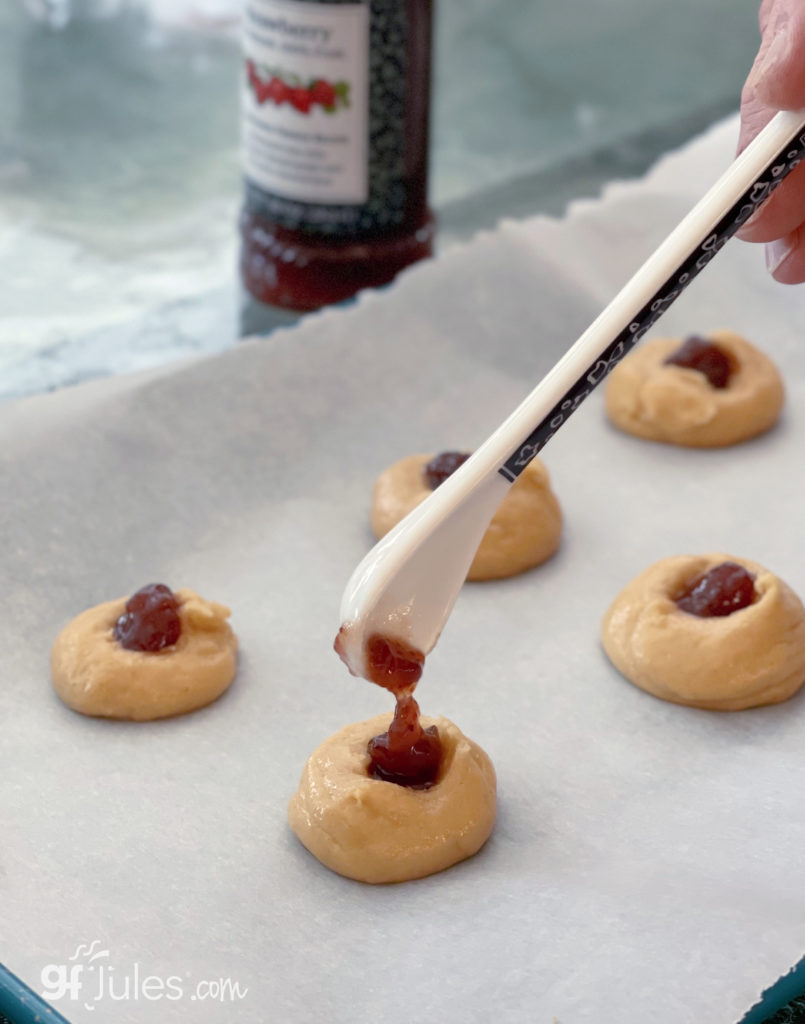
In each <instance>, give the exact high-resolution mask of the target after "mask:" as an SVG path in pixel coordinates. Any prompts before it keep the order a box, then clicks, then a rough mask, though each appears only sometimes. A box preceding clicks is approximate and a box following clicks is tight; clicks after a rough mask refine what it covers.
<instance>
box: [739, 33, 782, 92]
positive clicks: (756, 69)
mask: <svg viewBox="0 0 805 1024" xmlns="http://www.w3.org/2000/svg"><path fill="white" fill-rule="evenodd" d="M790 48H791V37H790V34H789V32H788V23H787V22H782V23H781V24H780V25H779V26H778V27H777V30H776V32H775V34H774V36H773V38H772V41H771V42H770V43H769V45H768V47H767V48H766V50H765V52H764V53H763V55H762V56H761V55H758V59H757V60H756V61H755V63H754V65H753V66H752V70H751V71H750V72H749V76H748V78H747V81H746V85H747V88H749V89H751V90H752V91H754V92H757V91H758V89H760V90H761V91H762V89H763V86H764V84H765V83H766V82H767V81H768V80H769V78H771V77H772V76H773V75H774V74H776V72H777V71H778V69H779V68H780V65H781V64H783V63H784V62H785V61H786V60H787V59H788V54H789V50H790Z"/></svg>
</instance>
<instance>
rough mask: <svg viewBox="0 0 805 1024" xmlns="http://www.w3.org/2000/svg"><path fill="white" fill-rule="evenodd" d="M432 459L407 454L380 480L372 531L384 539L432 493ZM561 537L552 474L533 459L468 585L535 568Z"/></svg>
mask: <svg viewBox="0 0 805 1024" xmlns="http://www.w3.org/2000/svg"><path fill="white" fill-rule="evenodd" d="M432 458H433V456H432V455H409V456H407V457H406V458H404V459H400V461H399V462H395V463H394V464H393V465H392V466H389V467H388V469H386V470H384V471H383V472H382V473H381V474H380V476H379V477H378V478H377V480H376V482H375V486H374V491H373V494H372V513H371V521H372V529H373V531H374V533H375V536H376V537H377V538H378V539H380V538H381V537H383V536H385V534H387V533H388V532H389V530H391V529H392V528H393V527H394V526H396V525H397V523H398V522H399V521H400V520H401V519H403V518H404V517H405V516H407V515H408V513H409V512H411V511H412V510H413V509H414V508H416V506H417V505H419V504H421V503H422V502H423V501H424V500H425V498H427V497H428V496H429V495H430V494H432V493H433V492H432V490H431V488H430V487H429V486H428V484H427V482H426V479H425V472H424V471H425V467H426V466H427V464H428V463H429V462H430V460H431V459H432ZM561 535H562V512H561V509H560V508H559V502H558V501H557V500H556V497H555V495H554V493H553V491H552V490H551V485H550V480H549V478H548V471H547V469H546V468H545V465H544V464H543V463H542V462H541V461H540V460H539V459H533V460H532V461H531V462H530V463H529V464H528V466H526V468H525V470H524V471H523V472H522V473H521V474H520V476H519V477H518V478H517V480H516V481H515V482H514V483H513V484H512V486H511V487H510V488H509V491H508V493H507V494H506V497H505V498H504V499H503V501H502V502H501V505H500V507H499V508H498V510H497V512H496V513H495V516H494V518H493V519H492V522H491V523H490V524H489V526H488V528H487V531H486V533H485V534H484V537H483V540H482V541H481V544H480V547H479V548H478V551H477V553H476V555H475V558H474V560H473V563H472V565H471V566H470V571H469V573H468V574H467V579H468V580H494V579H501V578H503V577H506V576H515V575H517V573H521V572H525V571H526V570H527V569H533V568H534V567H535V566H537V565H540V564H541V563H542V562H545V561H546V560H547V559H549V558H550V557H551V555H552V554H554V552H555V551H556V549H557V548H558V547H559V541H560V538H561Z"/></svg>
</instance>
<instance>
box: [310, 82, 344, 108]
mask: <svg viewBox="0 0 805 1024" xmlns="http://www.w3.org/2000/svg"><path fill="white" fill-rule="evenodd" d="M310 97H311V99H312V101H313V102H314V103H318V104H319V106H321V107H324V108H325V109H326V110H329V109H335V101H336V99H337V98H338V96H337V93H336V91H335V86H333V85H331V84H330V82H327V81H325V79H323V78H318V79H316V81H315V82H314V83H313V85H311V87H310Z"/></svg>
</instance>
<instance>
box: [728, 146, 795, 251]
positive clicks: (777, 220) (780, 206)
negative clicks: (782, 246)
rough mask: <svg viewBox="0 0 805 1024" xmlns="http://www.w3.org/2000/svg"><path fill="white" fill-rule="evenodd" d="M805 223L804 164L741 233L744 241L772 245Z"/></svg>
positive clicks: (773, 194) (748, 222)
mask: <svg viewBox="0 0 805 1024" xmlns="http://www.w3.org/2000/svg"><path fill="white" fill-rule="evenodd" d="M803 221H805V163H801V164H800V165H799V166H798V167H795V168H794V170H793V171H792V172H791V173H790V174H789V175H788V177H787V178H786V179H785V181H784V182H783V183H782V184H781V185H778V186H777V188H776V189H775V190H774V192H772V194H771V196H769V198H768V199H767V200H766V202H765V203H764V204H763V205H762V206H761V207H760V209H759V210H758V211H757V213H755V214H754V215H753V216H752V217H751V218H750V219H749V220H748V221H747V222H746V224H744V225H743V226H742V227H741V228H740V230H739V231H738V232H737V235H738V237H739V238H742V239H743V240H744V241H745V242H772V241H774V240H775V239H777V238H783V237H784V236H785V235H789V234H791V232H792V231H795V230H796V229H797V228H798V227H799V226H800V224H802V223H803Z"/></svg>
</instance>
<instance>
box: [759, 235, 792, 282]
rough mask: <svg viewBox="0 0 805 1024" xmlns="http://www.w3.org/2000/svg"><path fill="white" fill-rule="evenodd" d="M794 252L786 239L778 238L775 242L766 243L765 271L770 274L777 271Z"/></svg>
mask: <svg viewBox="0 0 805 1024" xmlns="http://www.w3.org/2000/svg"><path fill="white" fill-rule="evenodd" d="M793 251H794V246H793V245H792V244H791V242H790V241H789V240H788V239H787V238H778V239H777V240H776V241H775V242H767V243H766V269H767V270H768V272H769V273H770V274H773V273H774V271H775V270H777V269H778V267H780V266H781V265H782V264H783V263H785V261H786V260H787V259H788V257H789V256H790V255H791V253H792V252H793Z"/></svg>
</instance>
